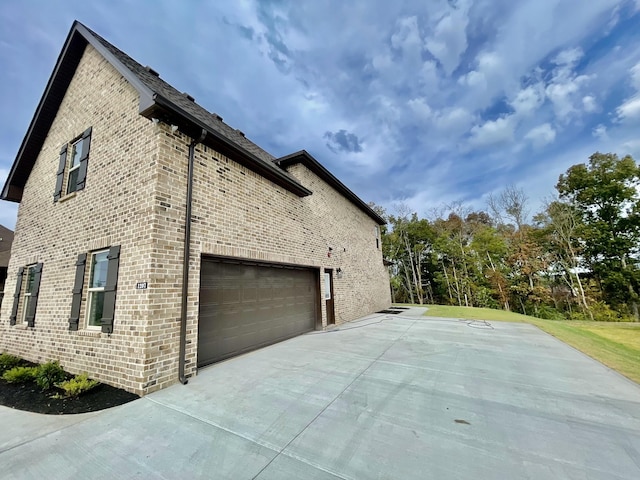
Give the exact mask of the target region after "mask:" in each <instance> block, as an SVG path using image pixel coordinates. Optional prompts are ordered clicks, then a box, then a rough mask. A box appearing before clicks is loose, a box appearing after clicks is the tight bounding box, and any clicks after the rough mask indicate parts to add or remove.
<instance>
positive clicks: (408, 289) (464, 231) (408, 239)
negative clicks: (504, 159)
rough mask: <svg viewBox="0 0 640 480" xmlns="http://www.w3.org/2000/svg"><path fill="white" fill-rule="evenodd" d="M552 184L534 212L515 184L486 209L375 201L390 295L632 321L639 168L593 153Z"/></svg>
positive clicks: (639, 267) (638, 275) (639, 263)
mask: <svg viewBox="0 0 640 480" xmlns="http://www.w3.org/2000/svg"><path fill="white" fill-rule="evenodd" d="M555 188H556V191H557V195H556V196H555V197H554V198H552V199H548V200H546V201H545V202H544V208H543V209H542V211H540V212H530V201H529V198H528V197H527V195H526V194H525V192H524V191H523V190H522V189H519V188H516V187H514V186H508V187H506V188H505V189H504V190H503V191H502V192H500V193H499V194H497V195H493V196H490V197H489V200H488V202H487V205H486V209H484V210H479V211H477V210H472V209H470V208H468V207H466V206H465V205H464V204H462V203H456V204H454V205H447V206H442V207H439V208H437V209H436V210H433V209H432V210H431V211H430V214H428V215H427V217H426V218H423V217H420V216H418V214H417V213H415V212H411V211H410V210H409V209H408V208H407V207H406V206H403V205H399V206H396V207H395V208H394V209H393V210H394V211H393V212H391V213H389V212H386V211H385V210H384V209H383V208H381V207H380V206H377V205H373V204H372V207H373V208H374V209H375V210H376V211H377V212H378V213H379V214H380V215H381V216H383V217H384V218H385V219H386V220H387V222H388V223H387V225H386V227H384V228H383V229H382V236H383V237H382V240H383V241H382V248H383V255H384V258H385V259H386V260H387V261H388V263H389V265H390V266H389V270H390V280H391V291H392V297H393V301H394V302H402V303H418V304H424V303H432V304H445V305H460V306H470V307H488V308H499V309H504V310H510V311H516V312H520V313H523V314H526V315H534V316H537V317H540V318H548V319H576V320H601V321H623V320H635V321H638V320H639V319H640V317H639V313H638V303H639V298H640V297H639V287H640V259H639V257H638V253H639V252H638V250H639V246H640V242H639V241H640V194H639V188H640V168H639V167H638V165H637V164H636V162H635V160H634V159H633V158H632V157H631V156H625V157H623V158H619V157H618V156H617V155H615V154H611V153H608V154H602V153H595V154H593V155H592V156H591V157H589V160H588V162H586V163H581V164H577V165H574V166H572V167H570V168H569V169H568V170H567V171H566V172H565V173H563V174H562V175H560V177H559V179H558V183H557V184H556V186H555ZM531 213H534V214H533V215H531Z"/></svg>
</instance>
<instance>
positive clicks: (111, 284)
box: [101, 245, 120, 333]
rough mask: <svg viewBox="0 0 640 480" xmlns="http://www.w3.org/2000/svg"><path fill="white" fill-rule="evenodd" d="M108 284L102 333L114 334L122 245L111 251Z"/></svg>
mask: <svg viewBox="0 0 640 480" xmlns="http://www.w3.org/2000/svg"><path fill="white" fill-rule="evenodd" d="M107 258H108V259H109V264H108V266H107V283H106V285H105V286H104V307H103V309H102V320H101V322H102V332H103V333H113V317H114V313H115V310H116V287H117V284H118V269H119V266H120V245H116V246H115V247H111V248H110V249H109V255H108V256H107Z"/></svg>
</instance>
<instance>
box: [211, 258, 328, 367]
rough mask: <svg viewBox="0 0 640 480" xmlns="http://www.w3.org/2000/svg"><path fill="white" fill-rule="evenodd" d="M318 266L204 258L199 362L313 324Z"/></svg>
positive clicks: (269, 341)
mask: <svg viewBox="0 0 640 480" xmlns="http://www.w3.org/2000/svg"><path fill="white" fill-rule="evenodd" d="M317 277H318V275H317V273H316V272H315V271H314V270H309V269H303V268H294V267H281V266H275V265H263V264H256V263H247V262H234V261H230V260H226V259H225V260H222V259H213V258H203V259H202V268H201V270H200V307H199V319H198V366H199V367H201V366H204V365H208V364H210V363H214V362H217V361H220V360H224V359H225V358H229V357H232V356H234V355H238V354H240V353H243V352H248V351H250V350H254V349H256V348H260V347H264V346H265V345H270V344H272V343H276V342H279V341H281V340H285V339H287V338H291V337H295V336H296V335H300V334H301V333H305V332H308V331H310V330H313V329H314V328H315V324H316V309H317V290H318V286H317Z"/></svg>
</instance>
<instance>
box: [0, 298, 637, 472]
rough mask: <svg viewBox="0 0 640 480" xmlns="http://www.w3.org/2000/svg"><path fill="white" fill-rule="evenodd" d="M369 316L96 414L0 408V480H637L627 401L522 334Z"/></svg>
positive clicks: (587, 364) (556, 350)
mask: <svg viewBox="0 0 640 480" xmlns="http://www.w3.org/2000/svg"><path fill="white" fill-rule="evenodd" d="M423 311H424V310H422V309H411V310H407V311H405V312H403V314H401V315H372V316H369V317H366V318H364V319H362V320H361V321H359V322H353V323H350V324H348V325H345V326H342V327H341V328H340V329H339V330H337V331H333V332H328V333H313V334H308V335H304V336H301V337H298V338H295V339H292V340H289V341H287V342H283V343H281V344H278V345H274V346H272V347H268V348H265V349H262V350H259V351H257V352H253V353H250V354H247V355H244V356H242V357H239V358H236V359H233V360H230V361H227V362H224V363H220V364H217V365H215V366H213V367H209V368H206V369H203V370H202V371H201V372H200V374H199V375H198V376H197V377H196V378H194V379H192V380H191V381H190V382H189V384H188V385H187V386H182V385H175V386H174V387H171V388H168V389H165V390H163V391H160V392H157V393H154V394H151V395H149V396H147V397H145V398H143V399H141V400H137V401H135V402H132V403H129V404H127V405H123V406H121V407H116V408H113V409H110V410H105V411H102V412H96V413H91V414H83V415H76V416H64V417H51V416H44V415H37V414H30V413H25V412H17V411H13V410H10V409H7V408H5V407H0V465H1V467H0V468H1V469H2V472H1V473H0V475H1V476H2V477H3V478H20V479H22V478H34V479H40V478H48V479H58V478H74V479H75V478H105V479H106V478H109V479H112V478H167V479H176V478H185V479H187V478H189V479H190V478H229V479H251V478H258V479H261V480H264V479H288V478H291V479H340V478H343V479H369V478H372V479H373V478H379V479H411V478H416V479H418V478H419V479H425V478H433V479H439V480H440V479H500V480H503V479H565V478H567V479H616V480H619V479H629V480H632V479H633V480H637V479H638V478H640V387H639V386H638V385H636V384H634V383H632V382H630V381H628V380H626V379H625V378H623V377H621V376H620V375H618V374H616V373H615V372H612V371H610V370H609V369H607V368H606V367H604V366H602V365H601V364H599V363H597V362H595V361H594V360H592V359H590V358H588V357H586V356H585V355H583V354H581V353H579V352H577V351H575V350H574V349H572V348H570V347H568V346H566V345H565V344H563V343H561V342H560V341H558V340H556V339H554V338H553V337H551V336H548V335H547V334H545V333H543V332H541V331H540V330H538V329H537V328H536V327H533V326H531V325H525V324H509V323H499V322H495V323H493V325H492V326H491V327H489V326H486V325H484V324H482V323H477V324H470V325H469V324H467V322H462V321H458V320H456V319H434V318H428V317H422V316H420V315H421V314H422V313H423Z"/></svg>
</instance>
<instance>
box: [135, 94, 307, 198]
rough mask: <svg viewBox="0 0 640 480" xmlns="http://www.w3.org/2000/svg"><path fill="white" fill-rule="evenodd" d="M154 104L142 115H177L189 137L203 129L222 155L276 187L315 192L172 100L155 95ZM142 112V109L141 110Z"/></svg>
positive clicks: (298, 192)
mask: <svg viewBox="0 0 640 480" xmlns="http://www.w3.org/2000/svg"><path fill="white" fill-rule="evenodd" d="M153 100H154V104H153V106H152V107H153V108H147V109H146V110H145V111H141V114H142V115H144V116H145V117H147V118H153V116H154V115H155V114H156V113H157V110H158V109H157V108H156V106H157V107H160V109H161V110H163V111H165V112H167V111H168V112H169V113H173V114H175V115H177V116H178V117H179V118H181V119H183V120H184V121H186V123H187V125H186V126H182V125H180V127H182V129H183V130H184V131H185V132H184V133H187V134H188V135H192V136H193V135H195V133H192V132H191V130H193V131H194V132H196V131H202V129H204V130H206V132H207V140H205V142H207V141H209V142H211V143H212V144H218V145H223V146H224V147H225V151H223V152H220V153H222V154H226V155H230V156H231V157H232V159H233V160H234V161H237V162H238V163H240V164H242V165H244V166H245V167H247V168H249V169H250V170H253V171H254V172H256V173H258V174H260V175H261V176H263V177H265V178H267V179H268V180H271V181H272V182H273V183H275V184H276V185H280V186H281V187H283V188H285V189H286V190H288V191H290V192H291V193H294V194H295V195H298V196H299V197H306V196H309V195H311V194H312V193H313V192H312V191H311V190H309V189H308V188H306V187H304V186H303V185H301V184H300V183H298V182H297V181H295V180H294V179H293V178H291V177H290V176H289V175H288V174H287V173H286V172H285V171H284V170H281V169H280V168H278V167H277V166H276V165H273V166H272V165H269V164H267V163H266V162H264V161H263V160H260V159H259V158H258V157H256V156H255V155H254V154H252V153H251V152H249V151H247V150H246V149H244V148H242V147H241V146H239V145H237V144H236V143H234V142H232V141H231V140H229V139H228V138H226V137H225V136H223V135H221V134H220V133H219V132H217V131H215V130H213V129H212V128H209V127H208V126H207V125H206V124H204V123H203V122H202V121H200V120H199V119H197V118H195V117H194V116H193V115H191V114H190V113H188V112H186V111H185V110H183V109H182V108H180V106H178V105H176V104H175V103H173V102H171V101H170V100H168V99H166V98H164V97H163V96H161V95H158V94H155V95H154V97H153ZM141 110H142V108H141Z"/></svg>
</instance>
